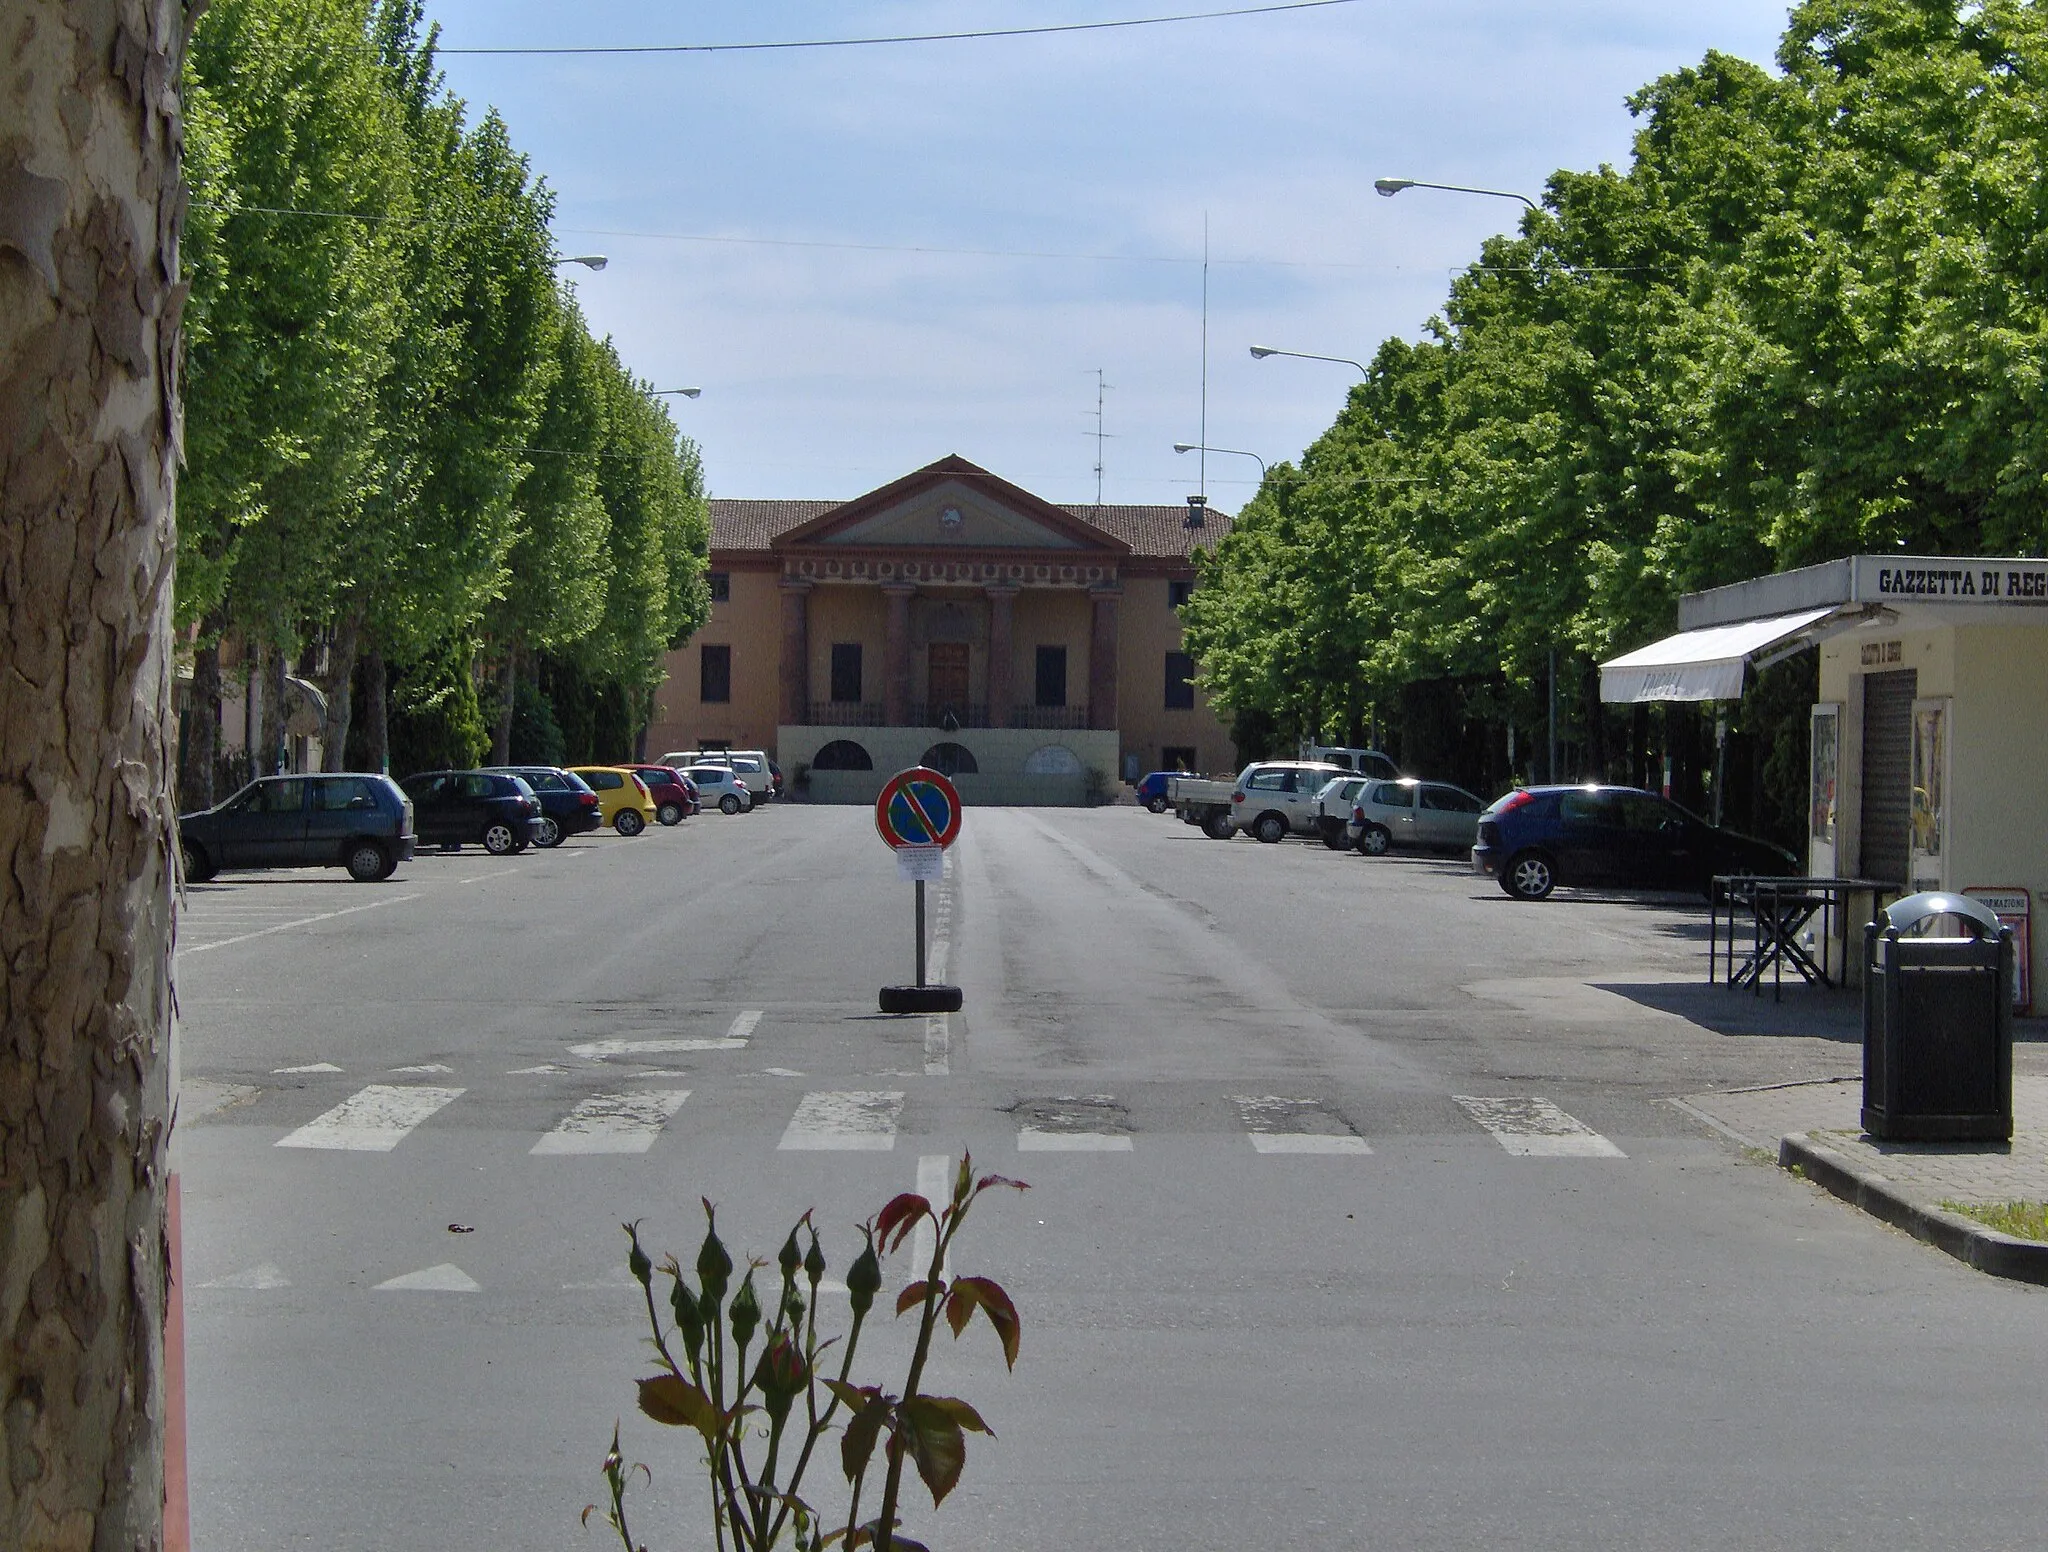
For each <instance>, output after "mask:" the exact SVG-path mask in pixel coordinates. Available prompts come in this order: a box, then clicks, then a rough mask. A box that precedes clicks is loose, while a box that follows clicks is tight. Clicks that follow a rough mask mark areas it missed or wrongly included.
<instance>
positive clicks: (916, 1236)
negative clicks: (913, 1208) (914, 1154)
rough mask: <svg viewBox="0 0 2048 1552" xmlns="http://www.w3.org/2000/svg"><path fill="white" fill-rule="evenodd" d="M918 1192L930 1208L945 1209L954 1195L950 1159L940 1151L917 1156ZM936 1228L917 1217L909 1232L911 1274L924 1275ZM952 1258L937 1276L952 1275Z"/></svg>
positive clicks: (935, 1240) (933, 1243)
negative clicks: (930, 1205) (915, 1223)
mask: <svg viewBox="0 0 2048 1552" xmlns="http://www.w3.org/2000/svg"><path fill="white" fill-rule="evenodd" d="M917 1194H918V1195H919V1196H921V1197H923V1198H924V1199H925V1200H926V1201H927V1202H930V1203H931V1204H932V1211H933V1212H944V1211H945V1210H946V1204H947V1203H948V1202H950V1201H951V1200H952V1199H953V1160H952V1159H951V1158H950V1157H949V1156H948V1155H946V1154H943V1153H924V1154H920V1155H918V1160H917ZM937 1236H938V1230H937V1229H935V1228H933V1227H932V1220H931V1219H929V1218H925V1219H922V1220H920V1221H919V1223H918V1225H917V1227H916V1229H914V1230H913V1231H912V1232H911V1236H910V1275H911V1276H912V1277H913V1278H918V1277H923V1276H924V1274H925V1273H926V1272H927V1271H929V1270H930V1268H931V1264H932V1249H933V1247H934V1246H935V1245H936V1244H937ZM951 1260H952V1258H951V1257H950V1256H949V1257H947V1261H948V1265H947V1266H946V1267H944V1268H942V1269H941V1271H940V1274H939V1275H940V1276H942V1277H950V1276H951V1275H952V1267H951V1264H950V1263H951Z"/></svg>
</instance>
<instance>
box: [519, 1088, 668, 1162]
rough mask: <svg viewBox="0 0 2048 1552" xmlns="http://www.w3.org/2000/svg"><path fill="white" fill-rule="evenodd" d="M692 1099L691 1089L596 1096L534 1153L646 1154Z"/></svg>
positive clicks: (539, 1143) (558, 1128)
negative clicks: (674, 1117) (670, 1121)
mask: <svg viewBox="0 0 2048 1552" xmlns="http://www.w3.org/2000/svg"><path fill="white" fill-rule="evenodd" d="M689 1097H690V1091H689V1090H688V1089H638V1090H634V1091H632V1092H629V1093H625V1094H593V1095H591V1096H590V1097H589V1098H588V1099H586V1100H584V1101H583V1103H582V1104H580V1105H578V1106H577V1107H576V1108H575V1109H574V1110H572V1111H570V1112H569V1113H568V1114H567V1115H566V1116H564V1117H562V1119H561V1121H560V1122H559V1123H557V1125H556V1127H555V1129H554V1130H553V1131H552V1132H549V1133H548V1134H547V1135H546V1136H545V1137H543V1138H541V1140H540V1141H539V1142H537V1143H535V1144H534V1145H533V1149H532V1151H533V1152H535V1153H645V1152H646V1151H647V1150H648V1149H649V1148H651V1147H653V1146H654V1139H655V1138H656V1137H658V1136H660V1135H661V1129H662V1128H663V1127H664V1126H666V1125H667V1124H668V1122H669V1119H670V1118H671V1117H672V1116H674V1115H675V1113H676V1112H677V1111H678V1110H680V1109H682V1108H683V1101H684V1100H686V1099H688V1098H689Z"/></svg>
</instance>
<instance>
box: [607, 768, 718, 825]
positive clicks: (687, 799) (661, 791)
mask: <svg viewBox="0 0 2048 1552" xmlns="http://www.w3.org/2000/svg"><path fill="white" fill-rule="evenodd" d="M620 769H621V770H628V771H631V772H632V773H633V774H634V775H635V776H638V777H639V778H640V779H641V780H642V781H644V782H645V783H647V795H648V796H649V797H651V798H653V799H654V817H655V818H656V819H659V820H660V821H661V822H662V823H663V824H665V825H678V824H681V823H682V822H683V820H684V819H685V818H686V817H688V816H689V815H691V814H694V813H696V812H697V810H698V808H699V807H700V806H701V805H700V804H699V803H698V802H697V784H696V783H695V782H693V781H691V780H690V778H689V777H687V776H685V775H684V774H683V773H682V772H681V771H679V770H676V769H675V768H674V767H673V766H668V765H624V766H621V767H620Z"/></svg>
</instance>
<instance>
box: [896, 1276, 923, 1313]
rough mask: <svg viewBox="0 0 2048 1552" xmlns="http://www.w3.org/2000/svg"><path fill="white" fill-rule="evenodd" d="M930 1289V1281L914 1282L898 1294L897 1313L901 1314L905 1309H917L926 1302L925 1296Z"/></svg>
mask: <svg viewBox="0 0 2048 1552" xmlns="http://www.w3.org/2000/svg"><path fill="white" fill-rule="evenodd" d="M930 1289H931V1284H930V1283H928V1282H918V1283H912V1284H911V1285H910V1286H909V1287H908V1288H905V1289H904V1290H903V1291H902V1292H901V1293H899V1294H897V1295H896V1313H897V1314H899V1315H901V1314H902V1313H903V1312H904V1311H905V1310H908V1309H915V1308H916V1307H917V1306H918V1305H920V1304H922V1303H923V1302H924V1296H925V1294H926V1293H927V1292H928V1291H930Z"/></svg>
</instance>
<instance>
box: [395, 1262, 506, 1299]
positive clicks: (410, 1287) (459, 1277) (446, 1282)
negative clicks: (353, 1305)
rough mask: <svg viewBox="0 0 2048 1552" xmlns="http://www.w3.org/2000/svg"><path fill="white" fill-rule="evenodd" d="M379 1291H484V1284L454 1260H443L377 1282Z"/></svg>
mask: <svg viewBox="0 0 2048 1552" xmlns="http://www.w3.org/2000/svg"><path fill="white" fill-rule="evenodd" d="M375 1291H376V1292H378V1293H482V1292H483V1284H482V1283H479V1282H478V1281H477V1280H476V1279H475V1278H474V1277H471V1276H470V1275H469V1273H467V1272H465V1271H463V1269H462V1268H461V1267H459V1266H457V1265H456V1264H455V1263H454V1262H453V1261H443V1262H442V1263H441V1264H440V1265H439V1266H430V1267H426V1268H424V1269H422V1270H421V1271H417V1272H407V1273H406V1274H405V1275H404V1276H403V1277H394V1278H392V1279H391V1280H390V1281H389V1282H382V1283H379V1284H377V1287H376V1290H375Z"/></svg>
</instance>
